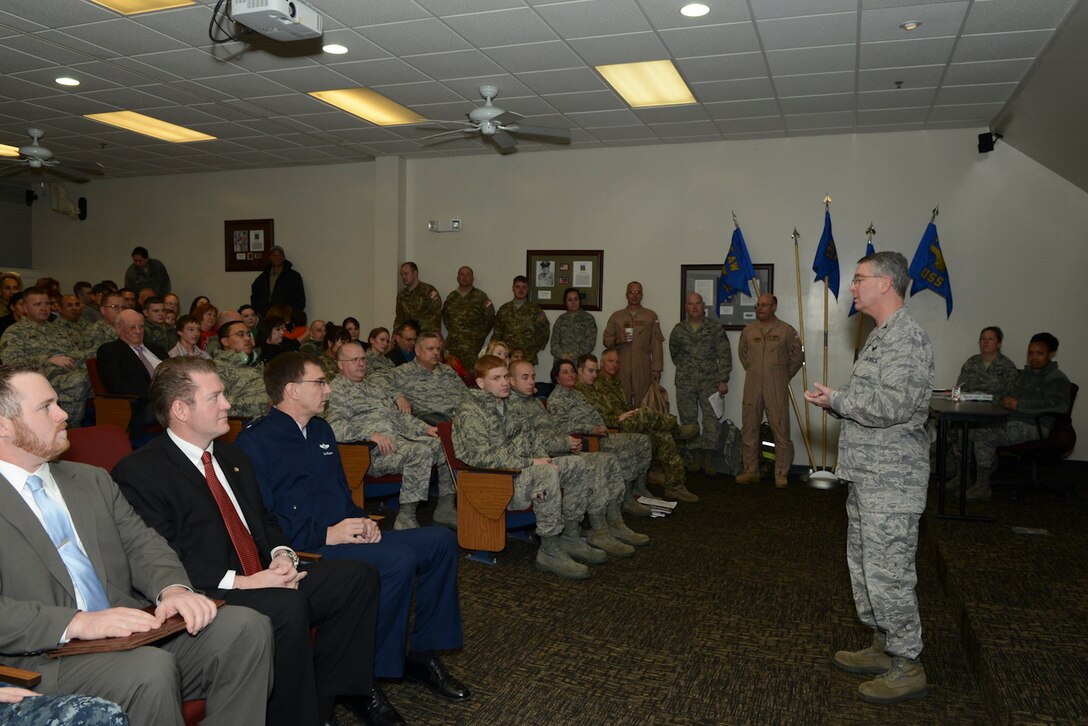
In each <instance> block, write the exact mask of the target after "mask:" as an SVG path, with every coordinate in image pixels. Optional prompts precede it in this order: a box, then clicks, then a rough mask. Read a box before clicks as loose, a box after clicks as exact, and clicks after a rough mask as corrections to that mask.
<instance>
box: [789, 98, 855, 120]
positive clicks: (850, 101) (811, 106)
mask: <svg viewBox="0 0 1088 726" xmlns="http://www.w3.org/2000/svg"><path fill="white" fill-rule="evenodd" d="M854 102H855V99H854V94H853V93H837V94H833V95H829V96H794V97H792V98H783V99H781V100H780V101H779V106H781V108H782V113H783V114H787V115H789V114H794V115H796V114H808V113H833V112H836V111H853V109H854Z"/></svg>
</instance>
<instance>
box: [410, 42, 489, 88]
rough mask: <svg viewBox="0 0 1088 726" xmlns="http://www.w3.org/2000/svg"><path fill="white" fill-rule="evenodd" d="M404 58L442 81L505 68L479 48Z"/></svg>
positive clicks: (429, 75) (424, 72)
mask: <svg viewBox="0 0 1088 726" xmlns="http://www.w3.org/2000/svg"><path fill="white" fill-rule="evenodd" d="M404 60H405V61H407V62H408V63H410V64H411V65H412V66H414V67H415V68H416V69H418V70H419V71H420V72H421V73H423V74H425V75H427V76H428V77H430V78H434V79H436V80H440V81H442V80H446V79H447V78H471V77H474V76H488V75H494V74H496V73H501V72H502V70H503V69H502V68H501V67H500V66H499V65H498V64H497V63H495V61H493V60H491V59H490V58H488V57H487V56H486V55H484V54H483V53H481V52H480V51H478V50H456V51H453V52H450V53H430V54H427V55H412V56H406V57H405V58H404Z"/></svg>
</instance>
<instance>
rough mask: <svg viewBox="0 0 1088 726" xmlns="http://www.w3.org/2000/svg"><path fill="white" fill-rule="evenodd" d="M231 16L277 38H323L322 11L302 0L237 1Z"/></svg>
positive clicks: (262, 33) (250, 27)
mask: <svg viewBox="0 0 1088 726" xmlns="http://www.w3.org/2000/svg"><path fill="white" fill-rule="evenodd" d="M230 17H231V19H232V20H233V21H234V22H236V23H241V24H242V25H244V26H246V27H247V28H249V29H251V30H255V31H257V32H258V33H260V34H261V35H267V36H268V37H269V38H272V39H273V40H306V39H307V38H320V37H321V24H322V17H321V14H320V13H318V12H317V11H316V10H314V9H313V8H312V7H310V6H309V5H307V4H306V3H304V2H302V0H233V2H232V3H231V11H230Z"/></svg>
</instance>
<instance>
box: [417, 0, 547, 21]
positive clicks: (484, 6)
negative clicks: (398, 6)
mask: <svg viewBox="0 0 1088 726" xmlns="http://www.w3.org/2000/svg"><path fill="white" fill-rule="evenodd" d="M415 1H416V3H417V4H418V5H421V6H423V7H424V8H426V9H427V10H429V11H430V12H431V13H433V14H435V15H437V16H438V17H440V18H441V17H445V16H447V15H461V14H463V13H480V12H486V11H488V10H502V9H503V8H523V7H525V3H524V2H523V1H522V0H415Z"/></svg>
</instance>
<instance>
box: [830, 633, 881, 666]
mask: <svg viewBox="0 0 1088 726" xmlns="http://www.w3.org/2000/svg"><path fill="white" fill-rule="evenodd" d="M831 662H832V663H833V664H834V665H835V667H836V668H839V669H840V670H844V671H846V672H847V673H877V674H879V673H887V672H888V670H889V669H891V667H892V659H891V656H889V655H888V654H887V653H885V652H884V636H883V635H882V634H880V633H873V644H872V645H870V646H869V647H868V648H862V649H861V650H853V651H851V650H840V651H839V652H837V653H835V657H834V658H832V659H831Z"/></svg>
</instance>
